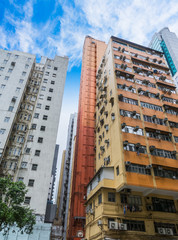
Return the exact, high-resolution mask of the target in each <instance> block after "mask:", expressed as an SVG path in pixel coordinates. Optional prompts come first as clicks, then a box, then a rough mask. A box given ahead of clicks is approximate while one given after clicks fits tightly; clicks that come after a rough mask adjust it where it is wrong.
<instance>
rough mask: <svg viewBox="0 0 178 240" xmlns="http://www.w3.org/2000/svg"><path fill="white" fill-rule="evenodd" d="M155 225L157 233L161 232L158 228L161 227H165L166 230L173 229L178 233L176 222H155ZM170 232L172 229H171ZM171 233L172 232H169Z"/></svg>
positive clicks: (174, 232)
mask: <svg viewBox="0 0 178 240" xmlns="http://www.w3.org/2000/svg"><path fill="white" fill-rule="evenodd" d="M154 227H155V232H156V233H159V231H158V229H159V228H163V229H164V230H165V231H166V230H167V229H171V230H172V231H173V234H174V235H176V234H177V232H176V226H175V224H172V223H163V222H160V223H159V222H154ZM169 232H170V231H169ZM169 234H170V233H169Z"/></svg>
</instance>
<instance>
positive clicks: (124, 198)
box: [120, 193, 142, 211]
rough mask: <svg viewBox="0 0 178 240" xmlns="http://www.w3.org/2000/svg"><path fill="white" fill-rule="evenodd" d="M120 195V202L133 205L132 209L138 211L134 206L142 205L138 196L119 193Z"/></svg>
mask: <svg viewBox="0 0 178 240" xmlns="http://www.w3.org/2000/svg"><path fill="white" fill-rule="evenodd" d="M120 197H121V203H127V204H129V206H134V207H135V209H134V210H135V211H139V208H136V206H141V205H142V199H141V197H140V196H136V195H128V194H123V193H121V195H120Z"/></svg>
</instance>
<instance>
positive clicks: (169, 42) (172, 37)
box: [149, 27, 178, 76]
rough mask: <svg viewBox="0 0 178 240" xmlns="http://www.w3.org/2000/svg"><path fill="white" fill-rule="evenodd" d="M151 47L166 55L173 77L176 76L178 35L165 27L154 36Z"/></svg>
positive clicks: (177, 68)
mask: <svg viewBox="0 0 178 240" xmlns="http://www.w3.org/2000/svg"><path fill="white" fill-rule="evenodd" d="M149 47H150V48H153V49H155V50H157V51H161V52H163V53H164V56H165V58H166V60H167V63H168V65H169V68H170V70H171V73H172V76H174V75H175V73H176V72H177V71H178V38H177V36H176V34H175V33H173V32H170V30H169V28H167V27H165V28H163V29H162V30H161V31H159V32H158V33H155V34H154V35H153V38H152V40H151V42H150V44H149Z"/></svg>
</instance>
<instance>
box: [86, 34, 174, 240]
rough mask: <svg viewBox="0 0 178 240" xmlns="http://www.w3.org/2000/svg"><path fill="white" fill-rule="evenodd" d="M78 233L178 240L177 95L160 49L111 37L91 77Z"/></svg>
mask: <svg viewBox="0 0 178 240" xmlns="http://www.w3.org/2000/svg"><path fill="white" fill-rule="evenodd" d="M96 79H97V80H96V162H95V168H96V173H95V175H94V177H93V178H92V179H91V181H90V182H89V183H88V185H87V202H86V225H85V230H86V234H85V239H87V240H103V239H105V240H118V239H119V240H129V239H133V240H150V239H154V240H163V239H164V240H168V239H169V240H173V239H176V240H177V239H178V216H177V212H178V201H177V199H178V96H177V92H176V87H175V85H174V83H173V81H172V78H171V75H170V71H169V68H168V66H167V64H166V62H165V59H164V56H163V55H162V53H161V52H158V51H154V50H153V49H150V48H147V47H144V46H141V45H138V44H135V43H133V42H129V41H126V40H123V39H119V38H116V37H111V38H110V41H109V44H108V46H107V49H106V51H105V54H104V56H103V59H102V61H101V62H100V67H99V69H98V71H97V75H96Z"/></svg>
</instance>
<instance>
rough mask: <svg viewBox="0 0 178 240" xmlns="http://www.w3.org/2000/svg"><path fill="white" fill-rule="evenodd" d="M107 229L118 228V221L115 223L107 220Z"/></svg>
mask: <svg viewBox="0 0 178 240" xmlns="http://www.w3.org/2000/svg"><path fill="white" fill-rule="evenodd" d="M109 229H111V230H117V229H118V223H117V222H113V221H110V222H109Z"/></svg>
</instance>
